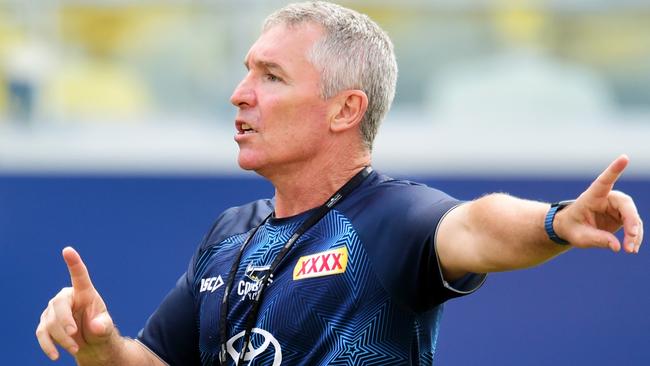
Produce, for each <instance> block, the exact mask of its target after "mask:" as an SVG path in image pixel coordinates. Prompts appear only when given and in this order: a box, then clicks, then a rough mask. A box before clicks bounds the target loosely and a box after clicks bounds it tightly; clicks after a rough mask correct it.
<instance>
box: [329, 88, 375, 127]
mask: <svg viewBox="0 0 650 366" xmlns="http://www.w3.org/2000/svg"><path fill="white" fill-rule="evenodd" d="M333 102H334V103H333V108H334V111H333V117H332V119H331V121H330V129H331V130H332V131H333V132H342V131H345V130H349V129H350V128H353V127H356V126H357V125H358V124H359V123H360V122H361V120H362V119H363V116H364V115H365V114H366V110H367V109H368V96H367V95H366V93H364V92H363V91H361V90H345V91H343V92H341V93H339V94H337V95H336V96H335V97H334V100H333Z"/></svg>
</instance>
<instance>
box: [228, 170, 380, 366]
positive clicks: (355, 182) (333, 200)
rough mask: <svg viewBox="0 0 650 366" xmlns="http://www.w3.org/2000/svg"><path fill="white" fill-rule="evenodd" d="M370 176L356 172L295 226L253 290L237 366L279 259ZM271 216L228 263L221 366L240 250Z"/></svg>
mask: <svg viewBox="0 0 650 366" xmlns="http://www.w3.org/2000/svg"><path fill="white" fill-rule="evenodd" d="M370 173H372V168H371V167H369V166H367V167H365V168H363V169H362V170H361V171H360V172H359V173H357V174H356V175H355V176H354V177H352V179H350V180H349V181H348V182H347V183H345V185H344V186H343V187H341V188H340V189H339V190H338V191H337V192H336V193H334V194H333V195H332V197H330V198H329V199H328V200H327V201H326V202H325V203H324V204H323V205H321V206H320V207H318V208H317V209H316V211H315V212H314V213H312V214H311V215H310V216H309V217H308V218H307V219H306V220H305V221H304V222H303V223H302V224H301V225H300V227H298V229H297V230H296V231H295V232H294V233H293V234H292V235H291V237H290V238H289V240H288V241H287V243H286V244H285V245H284V247H282V250H280V253H278V255H277V256H276V257H275V259H273V262H272V263H271V265H270V266H269V269H268V271H267V272H266V274H265V275H264V276H263V277H262V278H261V283H260V284H259V290H258V291H257V295H256V296H255V298H254V299H253V300H252V301H253V304H252V307H251V311H250V313H249V315H248V319H247V321H246V331H245V332H244V342H243V345H242V348H241V352H240V353H239V361H238V362H237V363H236V365H238V366H244V365H245V364H246V363H245V362H246V361H245V360H244V357H245V354H246V352H247V351H246V350H247V349H248V346H249V344H250V340H251V332H252V330H253V325H254V324H255V322H256V321H257V316H258V313H259V310H260V303H261V302H262V294H263V293H264V290H265V289H266V286H267V285H268V283H269V279H270V278H272V277H273V272H275V269H276V268H277V266H278V265H279V264H280V262H282V259H284V257H285V256H286V254H287V253H288V252H289V250H291V248H292V247H293V245H294V244H295V243H296V242H297V241H298V239H299V238H300V236H301V235H302V234H304V233H305V232H306V231H307V230H309V228H311V227H312V226H314V225H315V224H316V223H317V222H318V221H320V220H321V219H322V218H323V217H324V216H325V215H327V213H328V212H329V211H330V210H331V209H332V208H333V207H334V206H335V205H336V204H337V203H338V202H340V201H341V200H343V199H344V198H345V197H346V196H347V195H348V194H350V192H352V191H353V190H354V189H355V188H357V187H358V186H359V184H361V182H363V181H364V180H365V179H366V177H368V175H370ZM272 215H273V213H271V214H270V215H269V216H267V217H266V218H265V219H264V220H263V221H262V222H261V223H260V224H259V225H258V226H257V227H256V228H255V229H254V230H253V232H251V234H250V235H249V236H248V237H247V238H246V240H245V241H244V243H243V244H242V246H241V247H240V248H239V253H238V254H237V258H236V259H235V261H234V262H233V264H232V267H231V269H230V273H229V274H228V280H227V282H226V288H225V290H224V294H223V299H222V301H221V319H220V322H219V326H220V328H221V332H220V333H221V339H220V341H221V347H220V353H219V359H220V361H221V364H222V365H223V364H225V362H226V357H227V351H226V340H227V339H228V298H229V295H230V289H231V288H232V285H233V282H234V281H235V276H236V275H237V269H238V268H239V264H240V262H241V257H242V255H243V254H244V250H245V249H246V247H247V246H248V244H249V243H250V241H251V240H252V239H253V236H255V233H257V231H258V230H259V228H260V227H262V226H263V225H264V223H266V222H267V221H268V219H269V218H270V217H271V216H272Z"/></svg>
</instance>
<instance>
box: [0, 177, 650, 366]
mask: <svg viewBox="0 0 650 366" xmlns="http://www.w3.org/2000/svg"><path fill="white" fill-rule="evenodd" d="M419 180H421V181H425V182H427V183H428V184H430V185H432V186H435V187H438V188H441V189H443V190H445V191H447V192H449V193H451V194H452V195H454V196H456V197H458V198H463V199H471V198H475V197H477V196H479V195H481V194H482V193H484V192H492V191H502V192H509V193H512V194H515V195H518V196H522V197H527V198H534V199H541V200H546V201H555V200H559V199H566V198H571V197H575V196H576V195H577V194H578V193H580V192H581V191H582V190H583V188H584V187H586V185H587V184H588V180H586V179H585V180H580V179H575V180H560V179H556V180H554V179H550V180H545V181H541V180H536V179H508V180H503V179H446V178H431V177H424V178H422V179H419ZM649 187H650V180H623V181H622V182H620V184H619V185H618V186H617V188H618V189H620V190H624V191H626V192H628V193H630V194H631V195H633V196H634V197H635V199H636V200H637V205H638V206H639V209H640V211H641V214H642V215H643V217H645V218H646V220H647V218H649V217H650V211H649V209H650V192H649V190H648V188H649ZM271 193H272V188H271V186H270V185H269V184H268V183H266V182H264V181H262V180H260V179H252V178H241V177H239V178H235V177H210V178H206V177H184V178H178V177H176V178H174V177H119V176H92V177H89V176H9V175H4V176H0V259H1V260H2V263H3V265H2V271H3V273H2V276H0V291H1V292H0V293H1V294H2V301H1V302H0V303H1V304H2V305H1V306H2V311H0V316H1V317H2V324H3V326H4V331H3V332H2V337H3V339H2V343H1V344H2V349H3V355H4V356H3V359H2V361H0V364H2V365H43V364H48V361H47V358H46V357H45V356H44V355H43V354H42V353H41V352H40V349H39V347H38V343H37V342H36V339H35V337H34V329H35V327H36V324H37V322H38V319H39V315H40V313H41V311H42V309H43V307H44V306H45V304H46V303H47V300H48V299H49V298H50V297H51V296H52V295H54V294H55V293H56V292H57V291H58V290H59V289H60V288H61V287H64V286H68V283H69V279H68V277H67V270H66V268H65V265H64V263H63V260H62V259H61V257H60V250H61V249H62V248H63V247H64V246H65V245H73V246H75V247H76V248H77V249H78V250H79V252H80V253H81V255H82V256H83V258H84V259H85V261H86V264H87V265H88V267H89V270H90V271H91V275H92V278H93V280H94V282H95V286H96V287H97V288H98V289H99V291H100V293H102V295H103V296H104V298H105V301H106V303H107V304H108V306H109V311H110V312H111V314H112V316H113V318H114V320H115V321H116V322H117V324H118V326H119V328H120V329H121V331H122V333H123V334H125V335H131V336H135V335H136V333H137V331H138V330H139V328H140V327H141V326H142V324H143V322H144V321H145V320H146V318H147V316H148V315H149V314H150V313H151V312H152V311H153V309H154V308H155V307H156V305H157V304H158V302H159V301H160V300H161V298H162V297H163V296H164V295H165V293H166V292H167V291H168V289H169V288H170V286H172V285H173V284H174V281H175V280H176V278H177V277H178V276H179V275H180V274H181V273H182V272H183V271H184V269H185V267H186V265H187V262H188V260H189V258H190V256H191V255H192V252H193V250H194V247H195V245H196V244H197V243H198V242H199V240H200V239H201V237H202V236H203V234H204V233H205V231H206V230H207V229H208V227H209V226H210V224H211V222H212V220H213V219H214V218H216V216H217V215H218V214H219V213H220V212H221V211H222V210H223V209H225V208H227V207H229V206H232V205H237V204H240V203H244V202H248V201H250V200H253V199H255V198H258V197H261V196H269V195H271ZM643 249H645V250H643ZM648 258H649V255H648V249H647V248H642V250H641V252H640V254H639V255H638V256H629V255H622V254H618V255H616V254H613V253H611V252H608V251H604V250H590V251H586V250H573V251H570V252H569V253H568V254H566V255H564V256H562V257H560V258H558V259H556V260H554V261H552V262H549V263H547V264H545V265H544V266H543V267H538V268H533V269H529V270H524V271H519V272H517V273H501V274H493V275H491V276H490V277H489V279H488V282H487V283H486V284H485V286H484V287H483V288H482V289H481V290H480V291H479V292H477V293H476V294H474V295H472V296H469V297H465V298H462V299H457V300H452V301H450V302H449V303H448V304H447V305H446V309H445V316H444V318H443V324H442V333H441V336H440V340H439V344H438V354H437V361H438V362H437V364H438V365H443V366H444V365H454V366H455V365H499V366H505V365H540V366H541V365H549V364H552V365H639V366H641V365H650V349H649V348H648V346H647V343H648V341H650V288H649V286H648V282H649V281H648V280H650V267H649V266H648ZM58 364H59V365H73V364H74V363H73V361H72V359H71V358H70V357H69V356H64V357H63V360H62V361H60V362H59V363H58Z"/></svg>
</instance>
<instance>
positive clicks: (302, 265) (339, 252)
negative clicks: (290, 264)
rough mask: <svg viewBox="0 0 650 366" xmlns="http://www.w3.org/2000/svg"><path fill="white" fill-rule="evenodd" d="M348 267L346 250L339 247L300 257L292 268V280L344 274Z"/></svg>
mask: <svg viewBox="0 0 650 366" xmlns="http://www.w3.org/2000/svg"><path fill="white" fill-rule="evenodd" d="M347 266H348V248H346V247H340V248H336V249H331V250H328V251H325V252H320V253H316V254H312V255H307V256H304V257H300V258H299V259H298V262H297V263H296V266H295V267H294V268H293V279H294V281H295V280H302V279H305V278H313V277H321V276H329V275H334V274H339V273H343V272H345V269H346V268H347Z"/></svg>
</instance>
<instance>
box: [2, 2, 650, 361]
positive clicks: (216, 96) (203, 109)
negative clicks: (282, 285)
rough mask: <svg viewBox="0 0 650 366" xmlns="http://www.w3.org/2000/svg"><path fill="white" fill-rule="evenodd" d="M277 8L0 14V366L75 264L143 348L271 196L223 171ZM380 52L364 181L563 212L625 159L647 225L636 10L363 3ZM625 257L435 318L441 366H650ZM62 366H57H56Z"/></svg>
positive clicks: (62, 8) (506, 287) (649, 124)
mask: <svg viewBox="0 0 650 366" xmlns="http://www.w3.org/2000/svg"><path fill="white" fill-rule="evenodd" d="M285 3H287V2H286V1H252V0H239V1H233V0H228V1H226V0H212V1H181V0H177V1H153V0H140V1H138V0H115V1H108V0H85V1H79V0H58V1H20V0H0V259H1V260H2V261H3V263H4V265H3V275H2V276H1V278H0V291H1V292H2V294H3V299H4V301H2V302H0V303H1V304H2V305H0V306H2V311H0V316H2V317H3V318H4V319H3V321H4V324H7V325H8V328H6V329H9V330H10V331H9V332H5V335H4V336H3V342H2V345H3V349H5V352H3V354H4V356H3V357H5V361H2V362H0V363H1V364H7V365H40V364H46V363H47V360H46V358H45V356H43V355H41V354H40V351H39V349H38V345H37V343H36V341H35V338H34V336H33V332H34V328H35V326H36V323H37V322H38V317H39V315H40V312H41V311H42V309H43V307H44V306H45V304H46V302H47V300H48V299H49V298H50V297H51V296H52V295H54V294H55V293H56V292H57V291H58V289H60V288H61V287H63V286H67V279H66V270H65V266H64V265H63V262H62V260H61V259H60V256H59V252H60V249H61V248H62V247H63V246H64V245H67V244H73V245H75V247H77V248H78V249H79V250H80V251H81V254H82V255H83V256H84V258H86V260H87V261H88V265H89V267H90V268H91V271H93V274H94V279H95V282H96V284H97V286H98V287H99V289H100V291H102V293H103V294H104V295H105V297H106V298H107V303H108V304H109V309H112V312H113V317H114V318H115V319H116V321H117V322H118V325H120V328H121V329H122V332H123V333H124V334H126V335H131V336H135V335H136V333H137V331H138V329H139V328H140V327H141V326H142V324H143V323H144V321H145V320H146V317H147V316H148V314H150V313H151V311H152V310H153V309H154V308H155V307H156V305H157V304H158V302H159V301H160V299H161V298H162V296H164V294H165V293H166V291H167V290H168V289H169V288H170V286H172V285H173V283H174V281H175V278H176V277H178V276H179V275H180V274H181V273H182V272H183V270H184V268H185V266H186V263H187V261H188V260H189V258H190V256H191V255H192V252H193V250H194V247H195V245H196V243H198V241H199V240H200V239H201V237H202V235H203V234H204V232H205V231H206V230H207V228H208V227H209V225H210V224H211V222H212V220H213V219H214V218H215V217H216V216H217V215H218V214H219V213H220V212H221V211H222V210H223V209H225V208H227V207H229V206H232V205H237V204H241V203H244V202H247V201H250V200H253V199H256V198H259V197H262V196H269V195H272V194H273V191H272V187H271V186H270V185H269V184H268V183H266V182H264V181H263V180H261V179H259V178H257V177H256V176H255V175H254V174H252V173H244V172H242V171H240V170H239V168H238V166H237V164H236V153H237V148H236V144H235V143H234V142H233V139H232V138H233V135H234V133H235V129H234V122H233V118H234V113H235V109H234V107H232V106H231V105H230V104H229V101H228V100H229V97H230V94H231V92H232V90H233V89H234V87H235V86H236V85H237V83H238V81H239V80H240V79H241V78H242V77H243V76H244V71H245V69H244V67H243V65H242V61H243V59H244V56H245V54H246V52H247V50H248V48H249V47H250V45H251V44H252V43H253V42H254V40H255V39H256V38H257V36H258V35H259V30H260V27H261V22H262V20H263V19H264V17H265V16H266V15H268V14H269V13H270V12H271V11H273V10H274V9H276V8H278V7H281V6H282V5H284V4H285ZM339 3H340V4H342V5H346V6H349V7H351V8H354V9H356V10H359V11H362V12H364V13H366V14H368V15H370V16H371V17H372V18H373V19H374V20H376V21H377V22H378V23H379V24H380V25H381V26H382V27H383V28H384V29H385V30H386V31H387V32H388V33H389V35H390V36H391V38H392V39H393V42H394V44H395V49H396V53H397V58H398V64H399V67H400V76H399V81H398V89H397V95H396V98H395V103H394V106H393V109H392V111H391V112H390V114H389V115H388V117H387V119H386V121H385V122H384V125H383V126H382V129H381V131H380V134H379V136H378V139H377V141H376V146H375V151H374V165H375V168H376V169H378V170H380V171H382V172H385V173H389V174H392V175H395V176H399V177H408V178H410V179H413V180H420V181H424V182H427V183H428V184H430V185H432V186H435V187H438V188H441V189H443V190H446V191H448V192H450V193H451V194H453V195H455V196H456V197H458V198H462V199H472V198H474V197H477V196H480V195H481V194H483V193H484V192H492V191H504V192H510V193H512V194H516V195H519V196H524V197H529V198H533V199H541V200H546V201H554V200H560V199H566V198H572V197H575V196H576V195H577V194H579V193H580V192H581V191H582V190H583V189H584V188H585V187H586V185H587V184H588V183H589V181H590V180H591V179H592V178H593V177H595V176H596V175H597V174H598V173H599V172H600V171H601V170H602V169H603V168H604V167H605V166H607V164H608V163H609V162H610V161H611V160H612V159H614V158H615V157H616V156H617V155H619V154H620V153H627V154H628V155H629V156H630V157H631V165H630V167H629V169H628V171H627V172H626V174H625V175H624V177H623V178H622V181H621V182H620V185H619V189H621V190H624V191H626V192H628V193H630V194H632V195H633V196H634V197H635V199H636V200H637V204H638V206H639V210H640V212H641V213H642V215H643V216H644V217H646V218H647V217H650V211H649V207H650V193H649V192H650V190H649V188H650V142H649V141H648V139H649V138H650V3H649V2H648V1H642V0H620V1H614V0H555V1H552V0H546V1H544V0H538V1H533V0H530V1H525V0H520V1H514V0H502V1H498V0H492V1H489V0H445V1H442V0H438V1H433V0H430V1H425V0H401V1H390V0H374V1H371V0H365V1H362V0H356V1H340V2H339ZM647 263H648V256H647V255H645V253H644V251H643V250H642V251H641V254H640V255H639V256H636V257H633V258H632V257H628V256H624V255H614V254H612V253H606V252H601V251H592V252H588V251H571V252H570V253H569V254H567V255H565V256H563V257H562V258H559V259H558V260H556V261H553V262H551V263H549V264H547V265H545V266H544V267H543V268H534V269H530V270H526V271H521V272H518V273H516V274H495V275H493V276H492V278H491V279H489V280H488V283H487V284H486V285H485V288H484V289H482V290H481V291H479V292H478V293H477V294H475V295H472V296H470V297H468V298H465V299H462V300H454V301H452V302H450V304H449V305H448V306H447V310H446V312H447V315H446V317H445V318H444V319H443V324H442V332H441V336H440V339H439V347H438V354H437V356H436V357H437V364H439V365H471V364H481V365H522V364H525V365H548V364H551V363H552V364H555V365H575V364H579V365H581V364H590V365H612V364H617V365H618V364H625V365H648V364H650V350H648V349H647V347H646V343H647V340H648V339H650V315H649V313H648V312H647V311H645V309H647V308H650V292H649V291H648V286H647V283H648V280H650V271H649V270H648V269H647V268H648V266H647ZM60 364H64V365H68V364H70V365H71V364H73V363H72V361H71V359H70V358H69V357H65V358H64V360H63V361H62V362H61V363H60Z"/></svg>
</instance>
